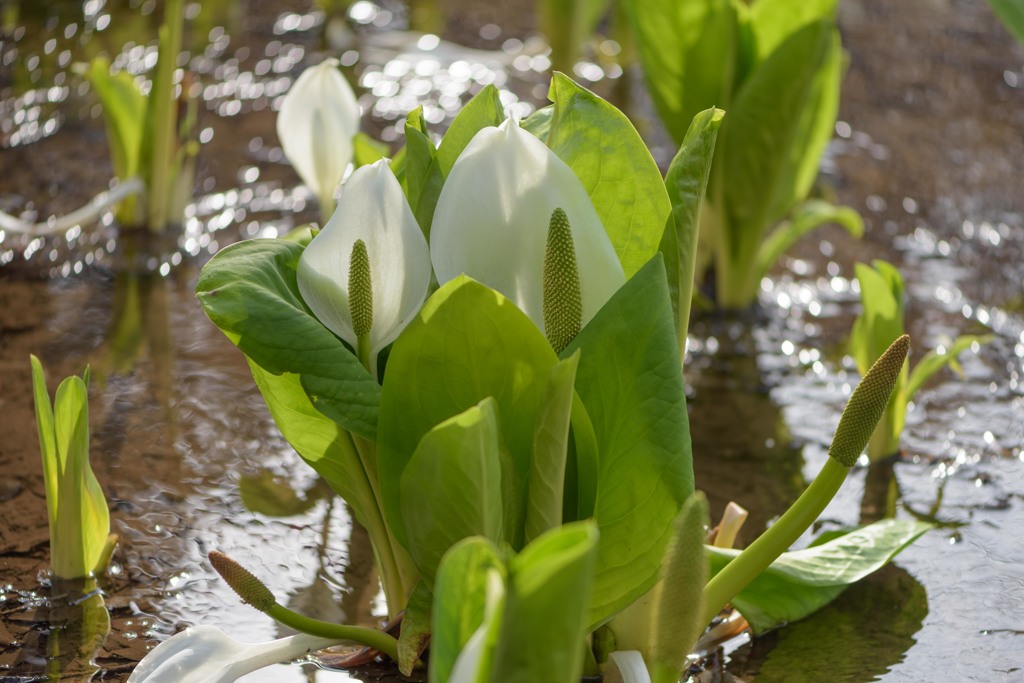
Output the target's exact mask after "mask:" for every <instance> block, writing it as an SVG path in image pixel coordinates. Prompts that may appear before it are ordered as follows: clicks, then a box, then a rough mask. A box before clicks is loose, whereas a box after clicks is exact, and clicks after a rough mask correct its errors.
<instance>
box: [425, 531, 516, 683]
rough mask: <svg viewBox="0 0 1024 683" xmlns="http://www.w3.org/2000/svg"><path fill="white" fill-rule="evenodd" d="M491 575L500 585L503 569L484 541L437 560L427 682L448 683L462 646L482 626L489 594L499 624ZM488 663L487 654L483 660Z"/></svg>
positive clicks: (468, 543) (477, 539) (494, 551)
mask: <svg viewBox="0 0 1024 683" xmlns="http://www.w3.org/2000/svg"><path fill="white" fill-rule="evenodd" d="M495 574H496V575H497V578H498V580H500V581H501V582H502V583H504V581H505V577H506V569H505V563H504V562H503V561H502V559H501V556H500V554H499V552H498V548H497V547H496V546H495V545H494V544H493V543H491V542H490V541H488V540H487V539H485V538H480V537H472V538H467V539H465V540H463V541H460V542H459V543H457V544H455V545H454V546H452V548H451V549H450V550H449V551H448V552H447V553H445V555H444V557H443V558H441V564H440V565H439V566H438V570H437V580H436V581H435V582H434V607H433V617H432V618H433V633H432V635H431V640H430V662H429V672H430V673H429V679H430V680H431V681H432V682H435V683H448V680H449V679H450V677H451V674H452V668H453V667H454V666H455V661H456V659H458V656H459V653H461V652H462V650H463V648H464V647H465V645H466V643H467V642H468V641H469V639H470V638H471V637H472V636H473V634H474V633H476V631H477V629H479V628H480V627H481V625H482V624H483V623H484V618H485V616H486V612H487V608H488V604H487V603H488V597H489V596H488V593H489V592H490V593H491V595H490V598H491V603H492V604H491V610H492V616H493V617H495V619H494V621H495V624H500V616H501V615H500V605H495V604H494V603H495V601H496V600H498V597H497V596H495V595H494V592H495V588H494V587H493V585H489V584H493V583H494V582H495V578H494V576H495ZM484 659H485V660H489V653H487V655H486V656H485V657H484Z"/></svg>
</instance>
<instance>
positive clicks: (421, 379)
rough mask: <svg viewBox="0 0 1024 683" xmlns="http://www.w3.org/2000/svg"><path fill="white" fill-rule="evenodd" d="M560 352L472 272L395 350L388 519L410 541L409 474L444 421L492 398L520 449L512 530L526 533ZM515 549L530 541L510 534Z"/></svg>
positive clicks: (509, 484) (388, 401)
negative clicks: (547, 396) (548, 390)
mask: <svg viewBox="0 0 1024 683" xmlns="http://www.w3.org/2000/svg"><path fill="white" fill-rule="evenodd" d="M556 362H557V357H556V356H555V353H554V351H552V350H551V346H550V345H549V344H548V341H547V339H545V338H544V335H543V333H541V331H540V330H539V329H537V327H536V326H535V325H534V324H533V323H532V322H531V321H530V319H529V318H528V317H526V315H525V314H524V313H523V312H521V311H520V310H519V309H518V308H516V306H515V304H513V303H512V302H511V301H509V300H508V299H506V298H504V297H503V296H501V295H500V294H498V293H497V292H495V291H494V290H491V289H488V288H487V287H484V286H483V285H481V284H480V283H478V282H475V281H473V280H471V279H469V278H467V277H465V276H461V277H458V278H456V279H454V280H452V281H451V282H448V283H446V284H445V285H444V286H443V287H441V288H440V289H439V290H438V291H437V292H435V293H434V294H433V295H432V296H431V297H430V298H429V299H428V300H427V302H426V303H425V304H424V305H423V308H422V309H421V310H420V312H419V315H417V317H416V319H415V320H413V321H412V322H411V323H410V324H409V326H408V327H407V328H406V329H405V331H404V332H403V333H402V335H401V336H400V337H399V338H398V340H397V341H396V342H395V344H394V346H392V348H391V355H390V357H389V358H388V366H387V374H386V375H385V377H384V387H383V392H382V395H381V404H380V429H379V436H378V441H377V445H378V448H377V463H378V466H379V468H380V483H381V497H382V499H383V505H384V512H385V518H386V519H388V520H389V522H390V526H391V528H392V530H393V531H394V532H395V533H396V535H397V536H398V539H399V541H402V542H403V545H406V547H408V545H407V543H406V539H405V534H404V533H403V531H402V529H401V527H402V525H403V522H402V514H401V505H402V503H401V496H400V490H399V481H400V479H401V477H402V472H403V471H404V470H405V467H406V465H407V464H408V462H409V460H410V458H412V455H413V452H414V451H415V450H416V447H417V446H418V445H419V443H420V439H422V438H423V435H425V434H426V433H427V432H429V431H430V430H431V429H433V428H434V426H435V425H438V424H440V423H441V422H444V421H445V420H447V419H448V418H450V417H453V416H455V415H458V414H459V413H462V412H463V411H465V410H466V409H468V408H471V407H472V406H475V405H476V404H478V403H479V402H480V401H482V400H484V399H485V398H487V397H493V398H494V400H495V402H496V405H497V416H498V421H499V425H500V428H499V433H500V435H501V440H502V444H503V447H504V448H505V449H507V452H508V454H509V455H510V456H511V465H512V467H511V469H510V471H509V472H508V473H507V474H508V478H507V479H506V478H505V474H506V472H504V471H503V472H502V475H503V488H504V489H505V495H506V496H507V497H506V499H505V503H506V510H505V512H506V517H505V528H506V529H510V530H513V531H515V532H516V533H517V534H521V532H522V524H523V520H524V518H525V511H526V482H527V481H528V478H529V468H530V461H531V459H532V453H533V428H534V425H535V424H536V420H537V416H538V413H539V411H540V406H541V398H542V395H543V392H544V386H545V383H546V381H547V377H548V373H549V372H550V370H551V368H552V366H554V365H555V363H556ZM505 540H506V541H508V542H509V543H510V544H511V545H512V546H513V548H517V547H521V545H522V538H521V537H520V538H514V537H510V538H506V539H505Z"/></svg>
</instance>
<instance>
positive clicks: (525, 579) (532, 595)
mask: <svg viewBox="0 0 1024 683" xmlns="http://www.w3.org/2000/svg"><path fill="white" fill-rule="evenodd" d="M597 540H598V532H597V526H596V525H595V524H594V523H593V522H589V521H586V522H573V523H572V524H567V525H565V526H562V527H559V528H557V529H552V530H551V531H548V532H547V533H545V534H544V535H542V536H540V537H539V538H537V539H536V540H535V541H533V542H532V543H530V545H528V546H526V548H525V549H523V552H522V553H520V554H519V555H517V556H516V557H513V558H512V559H511V560H510V562H509V578H508V596H507V599H506V604H505V613H504V619H503V620H502V624H501V637H500V639H499V641H498V647H497V649H496V650H495V653H494V664H493V666H492V668H491V676H490V681H491V683H566V682H567V681H578V680H579V679H580V674H581V673H582V668H583V646H584V644H585V640H584V638H585V636H586V633H587V631H586V630H585V629H586V627H587V605H588V602H589V598H590V590H591V585H592V584H591V577H592V576H593V570H594V561H595V559H596V545H597Z"/></svg>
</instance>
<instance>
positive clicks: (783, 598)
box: [705, 519, 931, 633]
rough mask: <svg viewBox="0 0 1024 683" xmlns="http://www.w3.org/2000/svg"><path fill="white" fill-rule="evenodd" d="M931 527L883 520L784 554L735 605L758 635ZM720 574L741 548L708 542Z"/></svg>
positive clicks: (823, 599) (826, 599)
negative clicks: (719, 545) (723, 546)
mask: <svg viewBox="0 0 1024 683" xmlns="http://www.w3.org/2000/svg"><path fill="white" fill-rule="evenodd" d="M930 528H931V525H930V524H926V523H924V522H918V521H916V520H892V519H887V520H882V521H880V522H875V523H874V524H871V525H869V526H866V527H863V528H861V529H858V530H856V531H851V532H850V533H848V534H845V535H843V536H841V537H839V538H837V539H835V540H832V541H829V542H828V543H823V544H821V545H816V546H813V547H810V548H805V549H803V550H795V551H792V552H787V553H783V554H782V555H781V556H780V557H779V558H778V559H777V560H775V562H773V563H772V565H771V566H770V567H769V568H768V569H766V570H765V571H764V572H763V573H762V574H761V575H760V576H758V577H757V578H756V579H754V581H753V582H751V583H750V584H749V585H748V586H747V587H746V588H744V589H743V590H742V591H741V592H740V594H739V595H737V596H736V597H735V598H733V600H732V605H733V607H735V608H736V609H738V610H739V611H740V613H741V614H743V617H744V618H745V619H746V620H747V621H748V622H749V623H750V626H751V628H752V629H753V630H754V633H764V632H765V631H767V630H770V629H772V628H776V627H778V626H781V625H782V624H785V623H788V622H792V621H797V620H799V619H803V618H804V617H806V616H807V615H809V614H812V613H813V612H815V611H817V610H819V609H821V608H822V607H824V606H825V605H827V604H828V603H830V602H831V601H832V600H834V599H835V598H836V596H838V595H839V594H840V593H841V592H843V590H844V589H845V588H846V587H847V586H848V585H850V584H851V583H853V582H855V581H859V580H860V579H862V578H864V577H865V576H867V575H868V574H870V573H871V572H873V571H875V570H876V569H878V568H879V567H881V566H883V565H884V564H886V563H887V562H888V561H889V560H891V559H892V558H893V557H894V556H895V555H896V554H897V553H899V552H900V551H901V550H903V548H905V547H907V546H908V545H909V544H910V543H912V542H913V541H914V540H915V539H917V537H918V536H920V535H921V534H923V533H924V532H925V531H927V530H928V529H930ZM705 550H706V551H707V553H708V555H709V556H710V558H711V573H712V575H714V574H717V573H718V572H719V571H720V570H721V569H722V567H724V566H725V565H726V564H727V563H728V562H729V561H730V560H731V559H732V558H734V557H736V556H737V555H738V554H739V551H738V550H731V549H730V550H726V549H722V548H715V547H712V546H705Z"/></svg>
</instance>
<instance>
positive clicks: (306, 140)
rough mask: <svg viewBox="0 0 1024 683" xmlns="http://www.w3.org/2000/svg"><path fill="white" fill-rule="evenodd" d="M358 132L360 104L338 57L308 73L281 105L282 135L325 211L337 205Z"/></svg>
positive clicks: (290, 157) (287, 150)
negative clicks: (353, 140) (340, 184)
mask: <svg viewBox="0 0 1024 683" xmlns="http://www.w3.org/2000/svg"><path fill="white" fill-rule="evenodd" d="M357 132H359V103H358V102H356V96H355V93H353V92H352V88H351V86H349V84H348V81H346V80H345V77H344V76H342V75H341V72H340V71H339V70H338V60H337V59H325V60H324V61H322V62H320V63H319V64H317V65H316V66H311V67H309V68H308V69H306V70H305V71H303V72H302V74H301V75H300V76H299V77H298V78H297V79H296V80H295V83H294V84H293V85H292V87H291V89H290V90H289V91H288V94H287V95H285V96H284V101H283V102H282V103H281V111H280V112H279V113H278V115H277V137H278V138H280V140H281V147H282V149H284V154H285V156H286V157H288V161H290V162H291V164H292V166H294V167H295V170H296V171H297V172H298V174H299V177H300V178H302V182H304V183H305V184H306V186H307V187H309V188H310V189H311V190H313V192H314V193H315V194H316V196H317V199H318V200H319V201H320V206H321V208H322V210H323V211H324V212H329V211H331V210H332V209H333V208H334V205H333V197H334V190H335V189H337V187H338V183H340V182H341V179H342V177H343V176H344V175H345V169H346V168H347V167H348V164H349V162H350V161H352V155H353V150H354V146H353V142H352V138H354V137H355V134H356V133H357Z"/></svg>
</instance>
